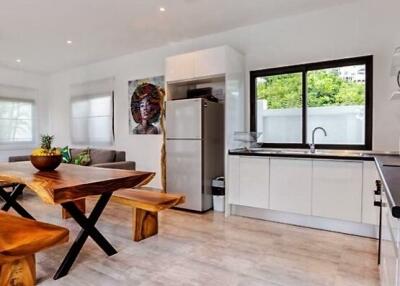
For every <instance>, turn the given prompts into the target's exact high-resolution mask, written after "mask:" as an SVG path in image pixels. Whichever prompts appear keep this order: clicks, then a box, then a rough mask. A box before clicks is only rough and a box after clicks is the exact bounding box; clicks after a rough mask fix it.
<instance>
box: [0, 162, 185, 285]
mask: <svg viewBox="0 0 400 286" xmlns="http://www.w3.org/2000/svg"><path fill="white" fill-rule="evenodd" d="M154 175H155V174H154V173H153V172H143V171H134V170H121V169H107V168H96V167H90V166H78V165H74V164H61V165H60V166H59V167H58V168H57V169H56V170H50V171H40V170H37V169H36V168H35V167H34V166H33V165H32V164H31V162H29V161H23V162H11V163H0V198H1V200H0V208H1V211H0V285H1V286H3V285H4V286H5V285H36V282H37V281H36V279H35V277H36V274H35V272H36V270H35V258H34V257H35V253H36V252H39V251H41V250H44V249H47V248H49V247H51V246H55V245H58V246H57V249H59V251H60V253H59V254H58V255H57V257H53V258H54V261H53V263H52V266H53V267H52V268H53V269H56V270H55V272H54V273H45V276H46V278H47V279H51V276H52V279H53V280H58V279H60V278H62V277H64V276H66V275H68V273H69V272H70V271H71V269H72V268H73V267H74V264H77V263H82V262H83V263H84V258H82V261H79V258H78V256H79V254H80V253H81V252H82V251H84V249H85V247H86V245H87V244H88V238H91V240H92V241H93V242H90V243H89V244H90V249H91V251H92V250H93V245H96V248H97V249H96V252H98V251H99V250H100V251H101V252H102V257H103V258H102V259H107V258H108V257H111V256H113V255H115V254H117V253H118V248H119V247H120V245H118V243H117V242H116V243H114V242H111V241H112V240H113V239H112V234H113V231H112V229H111V230H110V228H109V226H107V223H106V222H103V226H102V227H101V228H99V227H98V226H97V223H98V221H99V219H100V218H101V216H102V214H103V212H104V210H105V208H106V207H107V205H108V204H109V202H110V201H111V198H112V196H113V193H114V192H116V191H118V190H122V191H124V194H126V193H128V194H130V193H132V194H133V195H132V196H130V200H131V206H132V207H133V209H134V210H136V209H137V210H145V209H146V208H150V206H151V209H152V210H153V211H152V212H151V214H153V216H151V217H150V218H149V219H147V217H146V215H147V212H146V211H142V212H140V214H141V217H142V219H141V220H139V219H136V220H135V217H133V218H132V220H133V222H136V225H135V224H134V225H133V228H135V227H136V228H138V226H139V227H140V226H141V227H142V229H139V230H140V231H141V233H142V234H143V235H145V234H146V231H148V229H155V231H154V230H153V232H152V233H151V235H155V234H157V231H158V224H157V220H156V226H155V227H156V228H155V227H154V222H153V220H154V216H155V218H156V219H157V212H158V210H162V209H165V208H166V207H168V208H169V207H172V206H175V205H176V204H179V203H181V202H183V201H184V198H183V197H181V196H176V195H175V196H174V195H172V196H171V195H168V194H162V193H155V192H154V193H150V191H146V190H140V187H141V186H142V185H146V184H147V183H149V182H150V181H151V180H152V179H153V177H154ZM153 191H154V190H153ZM135 192H137V193H138V194H140V195H139V197H135ZM82 200H83V201H87V208H86V209H85V208H83V209H82V208H81V207H80V206H79V203H78V202H80V201H82ZM125 200H127V199H126V198H125ZM157 205H159V206H161V205H162V207H157ZM60 206H61V208H62V210H63V212H66V213H68V215H69V217H70V219H63V218H61V215H60V214H61V213H60ZM136 206H137V208H135V207H136ZM146 206H147V207H146ZM45 210H48V211H49V212H51V213H52V215H51V216H50V217H49V216H48V214H47V211H45ZM154 210H155V211H154ZM117 211H118V210H115V209H114V210H113V216H116V217H119V219H120V220H121V221H122V220H126V217H125V218H124V217H123V216H124V214H123V212H122V213H121V214H118V213H117ZM44 213H46V217H45V218H43V216H44ZM85 213H86V214H85ZM134 213H136V212H134ZM120 215H122V217H120ZM54 222H55V223H54ZM139 222H140V224H139ZM60 224H61V225H60ZM103 227H104V228H106V229H107V230H108V232H107V234H105V233H104V232H103V231H102V228H103ZM69 229H73V231H72V232H70V231H69ZM50 230H51V231H50ZM68 233H69V241H70V242H69V243H68V244H66V242H67V241H68ZM72 233H73V234H74V235H75V234H76V237H73V235H72ZM52 235H53V236H55V237H54V239H51V238H52ZM148 236H149V235H148ZM148 236H144V237H143V238H146V237H148ZM44 238H46V239H47V240H50V241H49V242H48V243H46V240H45V239H44ZM143 238H142V239H143ZM131 243H134V242H132V241H131ZM61 248H62V251H61ZM61 252H63V254H62V253H61ZM86 255H87V254H86ZM27 261H29V263H27ZM38 262H39V263H38ZM36 263H37V264H40V259H39V261H36ZM55 266H56V267H55ZM53 271H54V270H53ZM50 272H51V271H50Z"/></svg>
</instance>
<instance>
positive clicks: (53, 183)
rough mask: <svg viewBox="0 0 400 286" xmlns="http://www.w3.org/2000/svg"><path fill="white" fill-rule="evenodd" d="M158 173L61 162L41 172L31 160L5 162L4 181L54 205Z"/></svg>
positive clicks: (1, 169) (1, 177) (139, 182)
mask: <svg viewBox="0 0 400 286" xmlns="http://www.w3.org/2000/svg"><path fill="white" fill-rule="evenodd" d="M154 175H155V173H152V172H139V171H127V170H118V169H106V168H96V167H87V166H78V165H73V164H61V165H60V167H58V168H57V170H55V171H51V172H38V171H37V170H36V169H35V168H34V167H33V166H32V164H31V163H30V162H17V163H1V164H0V180H3V181H6V182H9V183H20V184H25V185H26V186H27V187H29V189H31V190H32V191H34V192H36V193H37V194H38V195H39V196H40V198H41V199H42V200H43V201H44V202H46V203H50V204H60V203H63V202H66V201H71V200H77V199H81V198H85V197H87V196H92V195H100V194H102V193H105V192H110V191H115V190H117V189H120V188H130V187H136V186H138V185H139V186H140V185H144V184H146V183H148V182H149V181H151V180H152V179H153V177H154Z"/></svg>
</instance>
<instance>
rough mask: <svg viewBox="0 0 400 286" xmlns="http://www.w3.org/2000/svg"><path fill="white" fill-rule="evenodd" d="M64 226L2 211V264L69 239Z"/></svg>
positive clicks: (0, 237) (0, 255) (0, 261)
mask: <svg viewBox="0 0 400 286" xmlns="http://www.w3.org/2000/svg"><path fill="white" fill-rule="evenodd" d="M68 235H69V231H68V230H67V229H65V228H63V227H59V226H55V225H51V224H46V223H42V222H38V221H35V220H30V219H26V218H21V217H17V216H14V215H11V214H8V213H6V212H3V211H0V264H3V263H9V262H12V261H14V260H16V259H20V258H23V257H25V256H27V255H31V254H34V253H36V252H38V251H40V250H43V249H46V248H48V247H51V246H53V245H56V244H59V243H62V242H66V241H68Z"/></svg>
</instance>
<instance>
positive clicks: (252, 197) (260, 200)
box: [239, 157, 269, 208]
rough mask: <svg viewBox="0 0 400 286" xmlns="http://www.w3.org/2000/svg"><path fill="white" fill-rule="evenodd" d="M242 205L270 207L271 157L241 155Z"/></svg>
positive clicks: (240, 183)
mask: <svg viewBox="0 0 400 286" xmlns="http://www.w3.org/2000/svg"><path fill="white" fill-rule="evenodd" d="M239 176H240V182H239V189H240V191H239V193H240V195H239V199H240V205H243V206H248V207H256V208H268V205H269V204H268V198H269V159H268V158H256V157H240V175H239Z"/></svg>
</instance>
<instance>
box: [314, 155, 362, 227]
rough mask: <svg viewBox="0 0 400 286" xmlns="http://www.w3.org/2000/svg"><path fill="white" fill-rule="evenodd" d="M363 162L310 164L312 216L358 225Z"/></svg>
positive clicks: (316, 161) (318, 161)
mask: <svg viewBox="0 0 400 286" xmlns="http://www.w3.org/2000/svg"><path fill="white" fill-rule="evenodd" d="M362 180H363V177H362V162H344V161H327V160H314V161H313V185H312V192H313V195H312V215H314V216H320V217H327V218H335V219H341V220H348V221H354V222H360V223H361V204H362Z"/></svg>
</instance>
